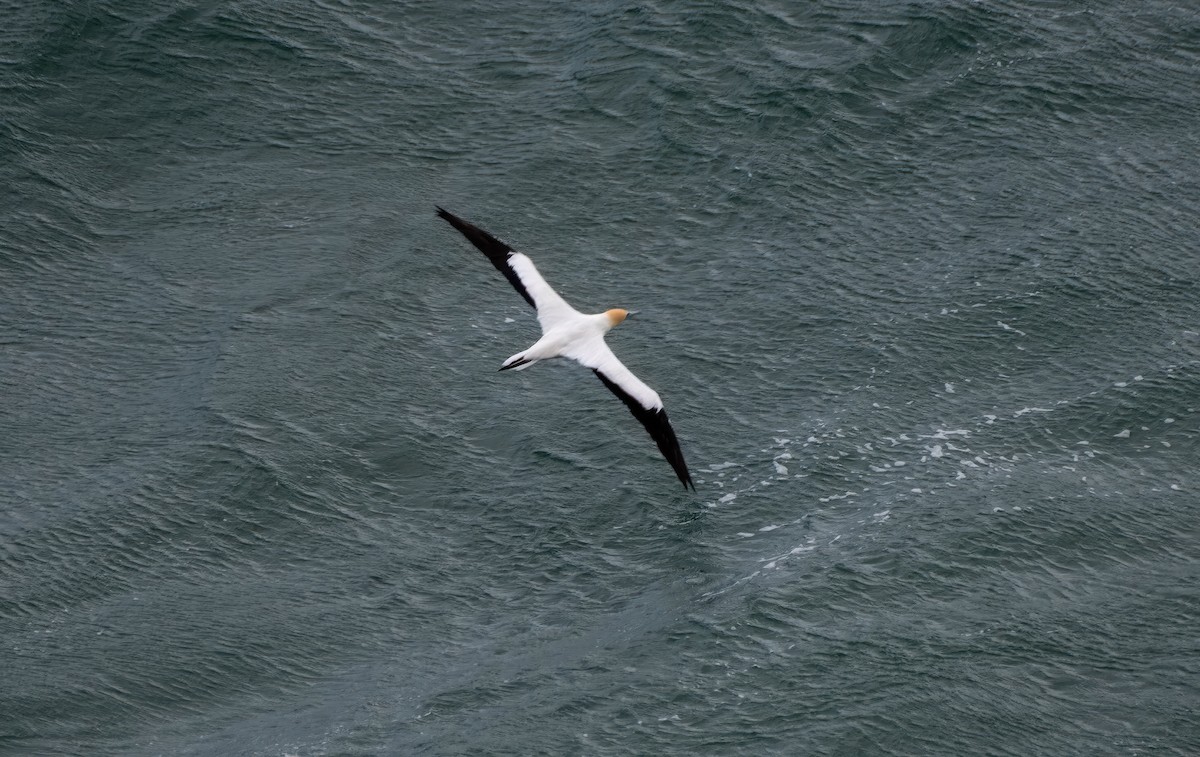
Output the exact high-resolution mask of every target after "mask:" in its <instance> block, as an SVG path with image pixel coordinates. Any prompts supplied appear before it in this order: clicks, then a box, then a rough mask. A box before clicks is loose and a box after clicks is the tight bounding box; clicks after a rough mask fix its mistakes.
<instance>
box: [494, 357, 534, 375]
mask: <svg viewBox="0 0 1200 757" xmlns="http://www.w3.org/2000/svg"><path fill="white" fill-rule="evenodd" d="M536 362H537V359H536V358H528V357H525V353H524V352H518V353H517V354H515V355H513V356H512V357H510V358H509V359H508V360H505V361H504V365H502V366H500V370H502V371H508V370H512V369H514V368H515V369H516V370H518V371H523V370H525V369H526V368H528V367H529V366H531V365H533V364H534V363H536Z"/></svg>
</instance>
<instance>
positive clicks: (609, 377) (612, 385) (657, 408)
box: [563, 336, 696, 490]
mask: <svg viewBox="0 0 1200 757" xmlns="http://www.w3.org/2000/svg"><path fill="white" fill-rule="evenodd" d="M563 355H564V356H565V357H569V358H573V359H574V360H577V361H579V362H580V363H581V364H583V365H585V366H587V367H588V368H591V369H592V372H593V373H595V374H596V376H598V377H599V379H600V381H601V382H602V383H603V384H604V385H605V386H606V387H608V389H609V391H611V392H612V393H613V394H615V395H617V396H618V397H620V398H621V401H622V402H624V403H625V407H627V408H629V412H631V413H633V417H634V418H637V419H638V421H639V422H640V423H641V424H642V425H643V426H645V427H646V430H647V431H649V432H650V438H652V439H653V440H654V442H655V443H656V444H657V445H658V450H659V452H662V455H663V457H665V458H666V459H667V462H668V463H670V464H671V467H672V468H674V469H675V475H676V476H679V480H680V481H681V482H682V483H683V488H685V489H686V488H688V487H689V486H690V487H692V489H693V490H695V488H696V485H695V484H693V483H692V477H691V475H690V474H689V473H688V469H687V463H686V462H684V460H683V450H681V449H680V448H679V440H678V439H677V438H675V429H673V428H671V422H670V421H669V420H668V419H667V411H666V410H665V409H663V403H662V399H661V398H659V396H658V392H656V391H654V390H653V389H651V388H650V387H649V386H647V385H646V382H644V381H642V380H641V379H640V378H638V377H637V376H635V375H633V371H631V370H629V369H628V368H626V367H625V364H624V363H622V362H621V361H620V360H618V359H617V356H616V355H614V354H613V351H612V350H611V349H609V347H608V345H607V344H605V342H604V337H602V336H594V337H591V338H588V339H585V340H583V341H581V342H579V343H578V344H576V345H573V346H572V347H571V348H570V349H568V350H565V351H564V352H563Z"/></svg>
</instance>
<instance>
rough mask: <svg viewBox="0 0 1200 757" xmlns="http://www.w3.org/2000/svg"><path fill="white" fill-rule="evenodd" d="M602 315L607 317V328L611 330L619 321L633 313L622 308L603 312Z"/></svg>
mask: <svg viewBox="0 0 1200 757" xmlns="http://www.w3.org/2000/svg"><path fill="white" fill-rule="evenodd" d="M604 315H606V316H608V323H609V328H610V329H611V328H612V327H613V326H616V325H617V324H619V323H620V322H621V321H623V320H625V319H626V318H628V317H629V316H631V315H633V311H631V310H625V309H624V308H613V309H612V310H605V311H604Z"/></svg>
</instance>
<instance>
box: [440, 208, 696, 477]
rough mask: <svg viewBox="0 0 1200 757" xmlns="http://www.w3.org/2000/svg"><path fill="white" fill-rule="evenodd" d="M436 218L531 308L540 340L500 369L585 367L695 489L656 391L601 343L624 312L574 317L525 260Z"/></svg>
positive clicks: (476, 231)
mask: <svg viewBox="0 0 1200 757" xmlns="http://www.w3.org/2000/svg"><path fill="white" fill-rule="evenodd" d="M438 215H439V216H440V217H442V218H443V219H445V220H446V221H447V222H449V223H450V224H451V225H452V226H454V227H455V228H456V229H458V230H459V231H460V232H462V234H463V235H464V236H465V237H467V239H468V240H469V241H470V242H471V243H472V244H474V245H475V246H476V247H477V248H479V250H480V251H481V252H483V254H484V255H486V256H487V257H488V259H489V260H491V261H492V264H493V265H494V266H495V267H496V268H497V269H498V270H499V271H500V272H501V273H503V274H504V275H505V277H506V278H507V279H508V280H509V282H511V283H512V285H513V287H515V288H516V290H517V291H518V292H519V293H520V294H521V296H523V297H524V298H525V299H526V300H527V301H528V302H529V304H530V305H533V307H534V308H536V309H537V318H538V323H540V324H541V327H542V337H541V338H540V339H538V340H537V341H536V342H534V343H533V344H532V345H531V346H530V347H529V348H528V349H526V350H524V351H522V352H518V353H517V354H515V355H513V356H512V357H510V358H508V359H507V360H505V361H504V363H503V364H502V365H501V366H500V370H502V371H506V370H518V371H519V370H524V369H525V368H528V367H529V366H531V365H533V364H534V363H536V362H538V361H539V360H549V359H551V358H556V357H565V358H570V359H572V360H575V361H577V362H579V363H580V364H582V365H584V366H587V367H588V368H591V369H592V371H594V372H595V374H596V375H597V376H598V377H599V378H600V380H601V382H603V383H604V385H605V386H606V387H608V389H609V390H610V391H612V392H613V394H616V395H617V397H619V398H620V399H621V401H622V402H624V403H625V405H626V407H628V408H629V410H630V412H632V413H633V415H634V417H635V418H637V419H638V420H639V421H640V422H641V423H642V425H643V426H645V427H646V430H647V431H649V432H650V436H651V438H653V439H654V441H655V442H656V443H657V444H658V448H659V451H661V452H662V453H663V456H664V457H665V458H666V459H667V462H669V463H670V464H671V467H672V468H674V469H675V474H676V475H677V476H678V477H679V480H680V481H682V482H683V486H684V488H685V489H686V488H687V487H688V486H691V487H692V488H693V489H695V488H696V487H695V485H694V484H692V478H691V476H690V475H689V474H688V470H687V464H686V463H685V462H684V460H683V452H682V450H680V448H679V441H678V440H677V439H676V438H675V431H674V429H673V428H672V427H671V424H670V421H668V420H667V414H666V411H665V410H664V409H663V403H662V399H661V398H660V397H659V396H658V392H656V391H654V390H653V389H651V388H650V387H649V386H648V385H647V384H646V383H645V382H644V381H642V380H641V379H639V378H638V377H637V376H635V375H634V374H633V372H632V371H630V370H629V369H628V368H626V367H625V365H624V364H623V363H622V362H621V361H620V360H618V359H617V356H616V355H614V354H613V351H612V350H611V349H609V347H608V344H606V343H605V341H604V335H605V334H607V333H608V332H609V331H610V330H611V329H612V328H613V327H614V326H616V325H617V324H619V323H621V322H622V321H624V320H625V318H626V317H627V316H628V315H629V311H627V310H622V309H620V308H614V309H612V310H607V311H605V312H603V313H595V314H586V313H580V312H579V311H578V310H576V309H575V308H573V307H571V306H570V304H568V303H567V301H566V300H564V299H563V298H562V297H561V296H560V295H559V294H558V292H556V291H554V288H553V287H551V286H550V285H549V284H548V283H546V280H545V279H544V278H542V275H541V273H539V272H538V270H537V267H536V266H534V264H533V261H532V260H530V259H529V257H528V256H527V255H524V254H522V253H519V252H517V251H516V250H514V249H512V248H511V247H509V246H508V245H506V244H504V243H503V242H501V241H500V240H498V239H496V238H495V237H493V236H492V235H491V234H488V233H487V232H486V231H484V230H482V229H480V228H479V227H477V226H474V225H472V224H470V223H468V222H466V221H464V220H463V219H461V218H459V217H457V216H455V215H453V214H451V213H448V212H447V211H445V210H442V209H441V208H438Z"/></svg>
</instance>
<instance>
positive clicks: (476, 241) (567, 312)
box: [437, 208, 578, 332]
mask: <svg viewBox="0 0 1200 757" xmlns="http://www.w3.org/2000/svg"><path fill="white" fill-rule="evenodd" d="M437 213H438V216H439V217H440V218H443V219H445V220H446V221H447V222H449V224H450V225H451V226H453V227H454V228H456V229H458V230H459V231H461V232H462V234H463V236H465V237H466V238H467V239H468V240H469V241H470V242H471V244H473V245H475V246H476V247H478V248H479V251H480V252H482V253H483V254H484V255H485V256H487V259H488V260H490V261H492V265H494V266H496V270H498V271H500V273H502V274H504V277H505V278H506V279H508V281H509V283H511V284H512V285H513V288H514V289H516V290H517V292H519V293H520V295H521V296H522V297H524V298H525V301H526V302H528V303H529V304H530V305H532V306H533V307H534V309H535V310H537V317H538V323H540V324H541V325H542V331H543V332H544V331H546V330H548V329H549V328H550V327H551V326H553V325H554V324H556V323H558V322H560V321H562V320H564V319H566V318H569V317H571V316H573V315H577V314H578V311H576V310H575V308H573V307H571V306H570V305H569V304H567V301H566V300H564V299H563V298H562V297H561V296H560V295H559V294H558V292H556V291H554V288H553V287H551V286H550V285H549V284H547V283H546V280H545V279H543V278H542V274H540V273H538V269H537V266H535V265H534V264H533V261H532V260H530V259H529V257H528V256H527V255H523V254H522V253H519V252H517V251H516V250H514V249H513V248H511V247H509V246H508V245H507V244H505V243H504V242H501V241H500V240H499V239H496V238H495V237H494V236H492V235H491V234H489V233H487V232H486V231H484V230H483V229H481V228H479V227H478V226H476V225H474V224H472V223H468V222H467V221H464V220H463V219H461V218H459V217H458V216H456V215H454V214H453V213H450V212H448V211H446V210H443V209H442V208H438V209H437Z"/></svg>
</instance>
